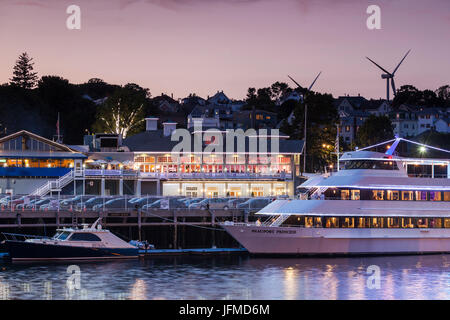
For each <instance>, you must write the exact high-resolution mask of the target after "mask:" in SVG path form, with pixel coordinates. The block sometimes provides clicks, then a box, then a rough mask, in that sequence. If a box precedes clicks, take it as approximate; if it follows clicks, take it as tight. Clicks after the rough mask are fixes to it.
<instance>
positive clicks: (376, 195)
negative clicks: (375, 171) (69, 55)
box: [372, 190, 384, 200]
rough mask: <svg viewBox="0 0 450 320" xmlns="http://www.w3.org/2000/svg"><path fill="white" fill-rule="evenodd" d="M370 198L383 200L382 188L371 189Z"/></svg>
mask: <svg viewBox="0 0 450 320" xmlns="http://www.w3.org/2000/svg"><path fill="white" fill-rule="evenodd" d="M372 199H373V200H384V191H383V190H373V191H372Z"/></svg>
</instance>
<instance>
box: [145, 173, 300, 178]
mask: <svg viewBox="0 0 450 320" xmlns="http://www.w3.org/2000/svg"><path fill="white" fill-rule="evenodd" d="M139 176H140V177H143V178H155V179H292V174H289V173H273V174H263V173H251V172H247V173H245V172H241V173H233V172H195V173H178V172H168V173H159V172H140V174H139Z"/></svg>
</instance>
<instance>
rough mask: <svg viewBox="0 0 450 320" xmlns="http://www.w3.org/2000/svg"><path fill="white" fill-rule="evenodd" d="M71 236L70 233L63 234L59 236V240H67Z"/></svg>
mask: <svg viewBox="0 0 450 320" xmlns="http://www.w3.org/2000/svg"><path fill="white" fill-rule="evenodd" d="M69 235H70V232H61V234H60V235H59V236H58V240H66V239H67V237H69Z"/></svg>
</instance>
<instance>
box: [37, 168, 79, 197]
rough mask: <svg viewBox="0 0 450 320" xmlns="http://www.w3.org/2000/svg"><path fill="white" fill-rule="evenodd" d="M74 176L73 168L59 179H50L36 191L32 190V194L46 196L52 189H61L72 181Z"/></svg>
mask: <svg viewBox="0 0 450 320" xmlns="http://www.w3.org/2000/svg"><path fill="white" fill-rule="evenodd" d="M73 178H74V173H73V170H71V171H69V172H68V173H66V174H65V175H63V176H62V177H60V178H59V179H57V180H51V181H48V182H47V183H45V184H44V185H43V186H41V187H39V188H37V189H36V190H35V191H34V192H32V193H31V195H37V196H45V195H46V194H48V193H49V192H50V191H52V190H60V189H62V188H64V187H65V186H67V185H68V184H69V183H70V182H72V181H73Z"/></svg>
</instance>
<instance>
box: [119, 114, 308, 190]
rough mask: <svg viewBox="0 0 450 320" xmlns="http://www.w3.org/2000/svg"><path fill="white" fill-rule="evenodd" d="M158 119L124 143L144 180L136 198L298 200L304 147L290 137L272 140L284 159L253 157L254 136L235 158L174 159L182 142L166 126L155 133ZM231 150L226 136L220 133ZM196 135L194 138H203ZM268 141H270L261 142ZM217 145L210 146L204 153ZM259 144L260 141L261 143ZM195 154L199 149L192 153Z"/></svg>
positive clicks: (149, 120)
mask: <svg viewBox="0 0 450 320" xmlns="http://www.w3.org/2000/svg"><path fill="white" fill-rule="evenodd" d="M157 120H158V119H157V118H147V119H146V121H147V130H146V131H145V132H142V133H139V134H136V135H134V136H132V137H129V138H127V139H125V140H124V142H123V143H124V146H126V147H127V148H128V150H129V152H130V153H131V154H132V156H133V159H132V161H133V163H134V167H133V168H134V169H135V170H136V171H138V174H139V178H138V179H137V184H136V193H137V194H161V195H167V196H177V195H179V196H192V197H227V196H229V197H251V196H276V195H290V196H293V195H294V189H295V187H296V185H298V184H299V181H300V178H299V176H300V168H299V165H300V155H301V153H302V148H303V142H302V141H299V140H287V138H289V137H288V136H281V135H278V136H270V137H269V138H268V139H269V141H268V150H267V152H269V153H270V151H271V150H270V145H271V143H270V139H275V138H276V139H279V154H277V155H276V157H275V158H273V157H272V158H271V160H269V158H268V157H267V156H266V155H267V154H266V153H265V152H262V151H261V150H258V151H257V152H256V153H253V152H251V151H250V149H249V148H248V143H249V139H250V137H247V138H246V149H245V150H244V152H237V145H236V144H235V149H234V151H235V152H233V154H231V155H230V154H227V153H225V152H224V153H215V154H211V153H209V152H203V151H200V152H192V153H191V154H189V155H184V156H181V157H180V158H179V159H178V160H175V159H173V158H172V156H171V151H172V149H173V147H174V146H175V145H176V144H178V141H171V137H170V134H171V132H172V131H173V130H174V129H175V126H173V125H172V126H170V124H167V123H164V124H163V125H164V128H163V129H162V130H158V129H155V128H156V122H157ZM218 132H220V134H221V135H223V139H224V141H225V142H224V145H226V143H227V142H226V135H225V131H220V130H218ZM203 133H205V132H203V131H202V132H199V131H195V130H191V134H192V137H193V139H192V140H194V138H195V135H199V134H203ZM261 138H262V139H266V138H267V136H264V137H261V136H260V137H259V138H258V139H261ZM209 144H214V141H212V140H211V141H205V142H204V144H203V145H202V149H203V148H204V147H206V146H207V145H209ZM258 145H259V141H258ZM192 150H194V148H192Z"/></svg>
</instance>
